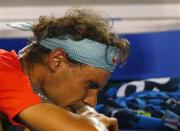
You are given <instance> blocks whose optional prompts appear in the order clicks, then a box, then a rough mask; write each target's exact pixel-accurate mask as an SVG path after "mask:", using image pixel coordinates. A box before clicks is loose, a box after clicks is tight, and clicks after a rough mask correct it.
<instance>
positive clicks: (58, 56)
mask: <svg viewBox="0 0 180 131" xmlns="http://www.w3.org/2000/svg"><path fill="white" fill-rule="evenodd" d="M65 61H67V58H66V52H65V51H64V50H63V49H59V48H58V49H54V50H52V51H51V53H50V55H49V57H48V64H49V67H50V69H51V70H52V71H54V72H56V71H57V70H58V69H59V68H60V67H61V66H62V63H63V62H65Z"/></svg>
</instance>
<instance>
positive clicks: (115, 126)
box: [108, 118, 119, 131]
mask: <svg viewBox="0 0 180 131" xmlns="http://www.w3.org/2000/svg"><path fill="white" fill-rule="evenodd" d="M108 129H109V131H118V130H119V129H118V122H117V119H115V118H111V125H110V126H109V128H108Z"/></svg>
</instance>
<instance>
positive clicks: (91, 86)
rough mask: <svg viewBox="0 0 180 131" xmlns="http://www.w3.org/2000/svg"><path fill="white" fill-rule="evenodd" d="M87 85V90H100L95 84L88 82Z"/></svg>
mask: <svg viewBox="0 0 180 131" xmlns="http://www.w3.org/2000/svg"><path fill="white" fill-rule="evenodd" d="M87 84H88V88H90V89H99V88H100V86H99V84H98V83H97V82H93V81H90V82H88V83H87Z"/></svg>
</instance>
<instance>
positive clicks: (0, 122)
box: [0, 115, 2, 131]
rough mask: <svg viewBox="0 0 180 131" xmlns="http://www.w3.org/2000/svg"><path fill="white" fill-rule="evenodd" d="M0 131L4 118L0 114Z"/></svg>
mask: <svg viewBox="0 0 180 131" xmlns="http://www.w3.org/2000/svg"><path fill="white" fill-rule="evenodd" d="M0 131H2V118H1V115H0Z"/></svg>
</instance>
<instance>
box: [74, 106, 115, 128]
mask: <svg viewBox="0 0 180 131" xmlns="http://www.w3.org/2000/svg"><path fill="white" fill-rule="evenodd" d="M71 109H73V110H74V111H75V112H76V113H77V114H79V115H83V116H85V117H88V118H91V119H92V120H94V124H96V125H97V128H99V130H100V131H118V124H117V120H116V119H115V118H109V117H107V116H105V115H103V114H99V113H97V112H96V111H95V109H93V108H92V107H90V106H87V105H83V104H76V105H73V106H71Z"/></svg>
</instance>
